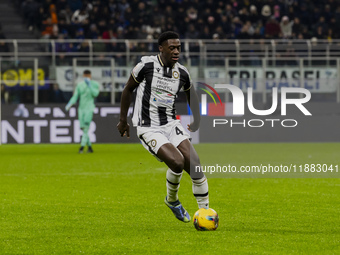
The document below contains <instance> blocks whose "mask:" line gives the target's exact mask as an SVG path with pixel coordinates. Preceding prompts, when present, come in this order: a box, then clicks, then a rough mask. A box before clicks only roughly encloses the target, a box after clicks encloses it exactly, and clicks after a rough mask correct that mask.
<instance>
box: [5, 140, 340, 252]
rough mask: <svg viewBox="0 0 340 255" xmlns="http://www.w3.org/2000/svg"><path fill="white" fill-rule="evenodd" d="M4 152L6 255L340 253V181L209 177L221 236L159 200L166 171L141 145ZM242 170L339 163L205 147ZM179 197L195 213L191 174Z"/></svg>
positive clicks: (315, 147)
mask: <svg viewBox="0 0 340 255" xmlns="http://www.w3.org/2000/svg"><path fill="white" fill-rule="evenodd" d="M93 148H94V150H95V153H94V154H82V155H79V154H77V151H78V145H3V146H0V254H340V227H339V226H340V214H339V212H340V179H338V178H332V179H331V178H328V179H326V178H324V179H320V178H295V179H294V178H209V188H210V190H209V193H210V206H211V208H213V209H215V210H216V211H217V212H218V214H219V217H220V226H219V228H218V230H216V231H212V232H198V231H196V230H195V228H194V226H193V224H192V222H191V223H189V224H185V223H182V222H180V221H178V220H177V219H175V217H174V216H173V215H172V213H171V211H170V210H169V209H168V208H167V207H166V206H165V204H164V202H163V200H164V197H165V195H166V188H165V171H166V167H165V165H164V164H163V163H160V162H158V161H156V160H155V159H154V158H153V157H152V156H151V155H149V153H148V152H147V151H146V150H145V149H144V148H143V147H142V145H140V144H115V145H106V144H102V145H101V144H95V145H94V147H93ZM196 149H197V151H198V153H199V155H200V157H201V161H202V164H205V163H206V162H210V163H213V162H212V161H213V160H214V156H216V152H218V153H222V152H223V153H224V154H225V158H226V160H228V161H230V162H232V163H233V164H236V165H241V164H248V165H249V164H261V163H272V164H280V163H281V164H288V163H298V164H300V163H327V164H331V163H332V164H339V163H340V162H339V161H340V160H339V155H340V145H339V144H338V143H328V144H321V143H319V144H288V143H287V144H214V145H212V144H200V145H197V146H196ZM179 197H180V200H181V202H182V203H183V205H184V207H185V208H186V209H187V210H188V211H189V213H190V215H191V216H192V215H193V214H194V212H195V211H196V210H197V205H196V201H195V198H194V197H193V195H192V190H191V181H190V178H189V176H188V175H186V174H185V176H184V177H183V178H182V181H181V188H180V191H179Z"/></svg>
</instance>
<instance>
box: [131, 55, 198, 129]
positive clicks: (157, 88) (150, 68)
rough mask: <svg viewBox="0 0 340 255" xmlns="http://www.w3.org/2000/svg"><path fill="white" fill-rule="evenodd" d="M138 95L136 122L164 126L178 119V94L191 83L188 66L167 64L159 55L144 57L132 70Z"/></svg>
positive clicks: (144, 124) (133, 120)
mask: <svg viewBox="0 0 340 255" xmlns="http://www.w3.org/2000/svg"><path fill="white" fill-rule="evenodd" d="M131 75H132V77H133V78H134V79H135V81H136V82H138V83H140V84H139V86H138V87H137V95H136V101H135V106H134V113H133V117H132V123H133V125H134V126H142V127H151V126H162V125H165V124H167V123H169V122H171V121H173V120H175V119H176V110H175V98H176V96H177V94H178V92H179V91H180V89H181V88H182V89H183V90H184V91H186V90H189V89H190V88H191V86H192V82H191V78H190V75H189V72H188V70H187V69H186V68H185V67H184V66H183V65H181V64H179V63H176V64H175V65H174V66H173V67H172V68H171V67H166V66H164V64H163V62H162V60H161V58H160V56H159V55H157V56H145V57H142V59H141V62H139V63H138V64H137V65H136V66H135V67H134V68H133V70H132V72H131Z"/></svg>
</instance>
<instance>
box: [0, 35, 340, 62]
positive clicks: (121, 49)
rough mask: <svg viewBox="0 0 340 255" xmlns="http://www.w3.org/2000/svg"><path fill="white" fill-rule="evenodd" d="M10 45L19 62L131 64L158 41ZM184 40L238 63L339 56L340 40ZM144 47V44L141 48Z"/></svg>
mask: <svg viewBox="0 0 340 255" xmlns="http://www.w3.org/2000/svg"><path fill="white" fill-rule="evenodd" d="M1 41H2V42H5V43H7V44H8V45H9V48H10V51H9V52H0V56H1V57H3V58H5V57H11V58H13V59H14V60H16V61H18V60H19V58H22V57H30V58H32V57H49V58H51V64H52V65H56V64H57V60H58V57H61V56H65V54H66V55H67V57H87V58H89V61H90V63H91V62H92V61H93V58H95V57H102V56H105V57H115V58H116V57H119V56H122V57H124V58H126V63H127V64H128V65H131V64H133V60H134V59H135V58H136V57H137V56H140V55H141V54H153V53H157V52H158V46H157V41H156V40H147V39H143V40H123V39H120V40H118V39H117V40H89V39H84V40H75V39H68V40H66V39H65V40H46V39H40V40H25V39H23V40H9V39H5V40H1ZM181 42H182V55H183V56H184V57H185V58H186V59H189V58H192V57H196V58H199V59H200V60H202V61H204V59H207V58H211V57H216V56H218V57H220V58H231V59H232V58H234V59H235V60H236V61H237V62H238V63H239V61H241V60H243V59H249V58H269V57H271V58H273V59H280V58H283V57H289V58H306V59H308V60H309V61H310V62H311V61H312V60H313V59H314V58H315V57H321V58H324V59H325V60H326V61H329V60H330V59H331V58H337V57H340V40H317V41H315V40H287V39H280V40H264V39H260V40H191V39H184V40H181ZM141 46H143V47H141Z"/></svg>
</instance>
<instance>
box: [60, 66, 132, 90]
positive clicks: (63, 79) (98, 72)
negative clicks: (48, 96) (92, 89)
mask: <svg viewBox="0 0 340 255" xmlns="http://www.w3.org/2000/svg"><path fill="white" fill-rule="evenodd" d="M86 69H89V67H77V68H76V71H75V83H78V82H80V81H81V79H82V74H83V72H84V70H86ZM114 72H115V75H114V81H115V85H116V89H118V90H122V89H123V87H124V85H125V83H126V81H127V79H128V78H129V75H130V72H131V68H129V67H116V68H115V71H114ZM91 73H92V79H93V80H95V81H98V82H99V84H100V88H99V89H100V91H102V92H104V91H109V92H110V91H111V83H112V76H111V73H112V71H111V68H110V67H91ZM56 75H57V77H56V78H57V82H58V84H59V87H60V89H61V90H63V91H73V89H74V87H73V79H74V77H73V69H72V67H70V66H60V67H57V68H56Z"/></svg>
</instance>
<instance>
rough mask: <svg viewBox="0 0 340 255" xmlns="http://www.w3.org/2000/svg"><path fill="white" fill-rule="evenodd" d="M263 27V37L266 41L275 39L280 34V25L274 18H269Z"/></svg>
mask: <svg viewBox="0 0 340 255" xmlns="http://www.w3.org/2000/svg"><path fill="white" fill-rule="evenodd" d="M265 27H266V28H265V29H266V30H265V31H266V32H265V33H266V34H265V37H266V38H267V39H277V38H279V37H280V35H281V34H282V33H281V28H280V25H279V23H278V22H277V21H276V19H275V18H274V17H270V19H269V20H268V22H267V23H266V26H265Z"/></svg>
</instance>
